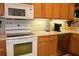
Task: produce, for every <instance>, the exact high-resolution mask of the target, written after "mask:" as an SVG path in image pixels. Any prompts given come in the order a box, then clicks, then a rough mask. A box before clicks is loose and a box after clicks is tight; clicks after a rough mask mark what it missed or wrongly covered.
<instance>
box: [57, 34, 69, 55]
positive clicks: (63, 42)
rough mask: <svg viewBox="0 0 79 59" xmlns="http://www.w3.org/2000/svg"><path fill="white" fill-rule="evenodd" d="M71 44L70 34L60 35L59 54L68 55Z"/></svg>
mask: <svg viewBox="0 0 79 59" xmlns="http://www.w3.org/2000/svg"><path fill="white" fill-rule="evenodd" d="M68 43H69V34H59V35H58V53H59V55H62V54H64V53H67V51H68V45H69V44H68Z"/></svg>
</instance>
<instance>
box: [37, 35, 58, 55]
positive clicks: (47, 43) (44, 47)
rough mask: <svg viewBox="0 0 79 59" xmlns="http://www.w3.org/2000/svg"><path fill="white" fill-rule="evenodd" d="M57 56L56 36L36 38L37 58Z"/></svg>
mask: <svg viewBox="0 0 79 59" xmlns="http://www.w3.org/2000/svg"><path fill="white" fill-rule="evenodd" d="M55 55H57V36H40V37H38V56H55Z"/></svg>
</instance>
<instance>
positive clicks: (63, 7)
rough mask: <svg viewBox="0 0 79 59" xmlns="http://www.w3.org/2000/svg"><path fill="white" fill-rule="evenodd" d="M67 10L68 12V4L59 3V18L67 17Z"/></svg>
mask: <svg viewBox="0 0 79 59" xmlns="http://www.w3.org/2000/svg"><path fill="white" fill-rule="evenodd" d="M68 12H69V4H68V3H62V4H61V15H60V17H61V19H68Z"/></svg>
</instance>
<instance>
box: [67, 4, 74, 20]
mask: <svg viewBox="0 0 79 59" xmlns="http://www.w3.org/2000/svg"><path fill="white" fill-rule="evenodd" d="M74 10H75V4H73V3H70V4H69V16H68V18H69V19H70V20H72V19H74Z"/></svg>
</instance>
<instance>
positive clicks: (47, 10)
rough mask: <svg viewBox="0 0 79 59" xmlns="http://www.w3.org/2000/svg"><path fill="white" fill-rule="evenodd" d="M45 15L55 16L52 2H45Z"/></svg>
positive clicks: (47, 16)
mask: <svg viewBox="0 0 79 59" xmlns="http://www.w3.org/2000/svg"><path fill="white" fill-rule="evenodd" d="M44 17H45V18H49V19H51V18H53V4H52V3H45V4H44Z"/></svg>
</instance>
